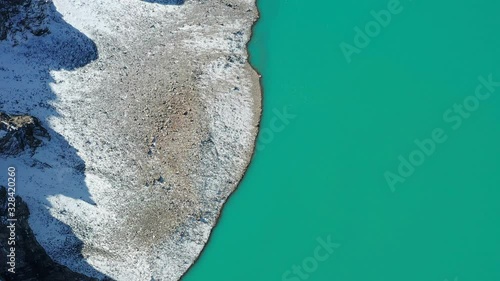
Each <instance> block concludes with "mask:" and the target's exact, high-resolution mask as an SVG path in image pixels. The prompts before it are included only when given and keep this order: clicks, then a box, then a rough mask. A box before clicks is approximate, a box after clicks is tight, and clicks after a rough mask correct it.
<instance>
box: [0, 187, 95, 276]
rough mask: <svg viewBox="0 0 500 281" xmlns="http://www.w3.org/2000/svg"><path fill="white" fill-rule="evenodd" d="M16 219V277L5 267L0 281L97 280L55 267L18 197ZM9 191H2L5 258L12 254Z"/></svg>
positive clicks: (0, 243) (1, 250)
mask: <svg viewBox="0 0 500 281" xmlns="http://www.w3.org/2000/svg"><path fill="white" fill-rule="evenodd" d="M15 198H16V201H15V204H16V212H15V218H16V219H17V221H16V222H15V223H16V225H15V233H16V240H15V246H14V247H15V256H16V264H15V266H16V267H15V273H9V272H8V271H7V270H6V265H2V268H3V269H2V271H1V272H0V280H5V281H96V280H97V279H94V278H89V277H86V276H85V275H82V274H79V273H75V272H73V271H71V270H70V269H68V268H67V267H65V266H62V265H60V264H57V263H55V262H54V261H53V260H52V259H51V258H50V257H49V256H48V255H47V253H46V252H45V250H44V249H43V248H42V246H40V244H38V242H37V241H36V239H35V235H34V234H33V231H32V230H31V228H30V226H29V224H28V218H29V215H30V212H29V210H28V206H27V205H26V203H25V202H24V201H23V200H22V199H21V198H20V197H19V196H16V197H15ZM7 200H8V196H7V190H6V188H5V187H3V186H1V187H0V206H1V209H0V254H1V255H2V257H6V256H7V255H8V254H9V253H10V247H12V245H8V244H7V241H8V238H9V235H10V229H9V228H7V225H8V224H9V222H7V219H8V217H7V215H8V211H7ZM2 260H4V259H3V258H2Z"/></svg>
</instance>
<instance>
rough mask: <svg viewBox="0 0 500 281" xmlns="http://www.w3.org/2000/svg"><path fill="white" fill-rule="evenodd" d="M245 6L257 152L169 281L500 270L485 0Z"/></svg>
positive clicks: (499, 145)
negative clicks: (254, 17) (255, 16)
mask: <svg viewBox="0 0 500 281" xmlns="http://www.w3.org/2000/svg"><path fill="white" fill-rule="evenodd" d="M258 6H259V10H260V12H261V18H260V20H259V22H258V23H257V25H256V27H255V30H254V31H255V32H254V36H253V38H252V41H251V44H250V53H251V63H252V64H253V65H254V66H255V67H256V68H257V69H258V70H259V72H260V73H261V74H262V75H263V87H264V116H263V120H262V125H261V128H262V131H261V134H260V136H259V142H258V151H257V153H256V154H255V157H254V160H253V162H252V164H251V167H250V169H249V170H248V173H247V175H246V176H245V178H244V180H243V181H242V183H241V185H240V187H239V189H238V191H237V192H236V193H235V195H234V196H233V197H232V198H231V200H230V201H229V202H228V204H227V205H226V207H225V209H224V212H223V215H222V219H221V221H220V223H219V225H218V226H217V227H216V229H215V231H214V232H213V237H212V238H211V241H210V243H209V244H208V246H207V248H206V250H205V251H204V253H203V255H202V257H201V258H200V260H199V262H198V263H197V264H196V265H195V266H194V267H193V268H192V270H190V272H189V273H188V274H187V275H186V277H185V278H184V279H183V280H184V281H205V280H214V281H267V280H269V281H271V280H276V281H299V280H312V281H336V280H338V281H402V280H405V281H444V280H448V281H498V280H500V204H499V203H500V169H499V168H500V165H499V162H500V161H499V156H500V110H499V109H500V83H497V82H496V81H499V82H500V53H499V51H500V33H499V32H498V28H499V27H500V16H499V12H500V2H498V1H492V0H478V1H474V2H472V1H470V2H469V1H449V0H444V1H438V2H436V1H423V0H413V1H409V0H408V1H400V2H397V1H392V0H391V1H386V0H383V1H382V0H371V1H368V0H364V1H363V0H357V1H326V0H319V1H298V0H286V1H285V0H274V1H272V0H259V1H258ZM372 11H374V12H372ZM374 20H375V21H374ZM356 27H358V28H359V29H358V28H356ZM343 42H344V43H343ZM480 77H481V78H480ZM495 90H496V91H495Z"/></svg>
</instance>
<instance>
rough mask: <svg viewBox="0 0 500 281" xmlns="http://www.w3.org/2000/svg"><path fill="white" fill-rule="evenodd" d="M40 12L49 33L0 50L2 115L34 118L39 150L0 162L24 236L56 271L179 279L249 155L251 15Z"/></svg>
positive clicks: (135, 0) (255, 87)
mask: <svg viewBox="0 0 500 281" xmlns="http://www.w3.org/2000/svg"><path fill="white" fill-rule="evenodd" d="M155 2H156V3H155ZM48 5H50V9H49V18H48V19H47V25H48V28H49V30H50V33H49V34H46V35H43V36H34V35H31V34H25V33H23V32H22V31H21V32H20V33H19V34H16V38H10V39H9V40H7V41H3V42H2V41H0V92H1V95H0V111H2V112H6V113H9V114H29V115H32V116H34V117H37V118H38V119H40V120H41V122H42V124H43V125H44V127H45V128H46V129H47V130H48V132H49V134H50V136H51V139H50V141H47V142H45V143H44V145H42V146H41V147H39V148H38V149H37V150H36V152H35V153H34V154H31V153H30V152H29V151H27V152H25V153H23V154H22V155H18V156H9V157H7V156H2V158H3V159H2V160H1V161H0V171H2V170H5V171H6V169H7V166H9V165H15V166H16V168H17V170H18V171H19V176H18V180H19V184H18V186H19V188H18V195H20V196H21V197H22V198H24V200H25V201H26V202H27V204H28V207H29V208H30V211H31V217H30V226H31V228H32V229H33V232H34V234H35V236H36V238H37V240H38V242H39V243H40V244H41V245H42V246H43V247H44V248H45V250H46V251H47V253H48V254H49V256H50V257H51V258H52V259H54V260H55V261H56V262H58V263H61V264H63V265H66V266H68V267H69V268H70V269H71V270H74V271H76V272H80V273H84V274H86V275H88V276H93V277H97V278H103V277H104V276H109V277H111V278H113V279H116V280H137V281H142V280H144V281H150V280H153V279H154V280H177V279H178V278H179V277H180V276H181V275H182V274H183V273H184V272H185V271H186V270H187V269H188V268H189V266H190V265H191V264H192V263H193V262H194V260H195V259H196V257H197V256H198V255H199V253H200V252H201V250H202V248H203V247H204V245H205V243H206V241H207V240H208V236H209V234H210V230H211V229H212V227H213V226H214V225H215V223H216V220H217V217H218V215H219V212H220V210H221V208H222V205H223V204H224V202H225V200H226V199H227V197H228V196H229V195H230V194H231V192H232V191H234V189H235V187H236V185H237V184H238V182H239V180H240V179H241V177H242V175H243V173H244V171H245V169H246V167H247V165H248V163H249V161H250V158H251V155H252V152H253V149H254V141H255V137H256V134H257V126H258V122H259V119H260V106H261V101H260V98H261V97H260V88H259V81H258V76H257V74H256V73H255V72H254V71H253V70H252V69H251V67H250V65H249V64H248V63H247V51H246V42H247V41H248V40H249V37H250V32H251V25H252V24H253V22H254V21H255V20H256V17H257V11H256V7H255V3H254V1H253V0H229V1H225V2H222V1H199V0H196V1H195V0H192V1H186V2H185V3H184V4H183V5H166V4H164V3H162V1H160V0H158V1H148V2H144V1H140V0H127V1H124V0H120V1H115V0H97V1H87V2H82V1H78V0H54V1H53V3H50V2H49V3H48ZM14 39H15V40H14ZM13 44H17V45H16V46H13ZM2 178H3V175H2V176H1V177H0V180H2Z"/></svg>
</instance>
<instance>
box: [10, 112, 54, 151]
mask: <svg viewBox="0 0 500 281" xmlns="http://www.w3.org/2000/svg"><path fill="white" fill-rule="evenodd" d="M43 139H46V140H49V139H50V136H49V133H48V132H47V130H46V129H45V128H43V127H42V125H41V122H40V120H38V119H37V118H36V117H32V116H28V115H12V116H11V115H7V114H5V113H2V112H0V155H16V154H19V153H21V152H23V151H24V150H26V149H30V150H31V152H34V151H35V149H36V148H37V147H39V146H40V145H41V144H42V142H43Z"/></svg>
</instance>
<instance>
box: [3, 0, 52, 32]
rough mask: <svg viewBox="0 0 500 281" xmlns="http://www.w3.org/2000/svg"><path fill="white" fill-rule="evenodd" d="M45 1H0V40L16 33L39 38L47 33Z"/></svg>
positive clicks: (46, 7) (47, 5)
mask: <svg viewBox="0 0 500 281" xmlns="http://www.w3.org/2000/svg"><path fill="white" fill-rule="evenodd" d="M50 2H51V1H46V0H0V40H5V39H7V38H8V37H14V36H16V34H18V33H24V32H26V33H31V34H33V35H35V36H40V35H43V34H46V33H48V32H49V29H48V27H47V23H46V20H47V9H49V7H50Z"/></svg>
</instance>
